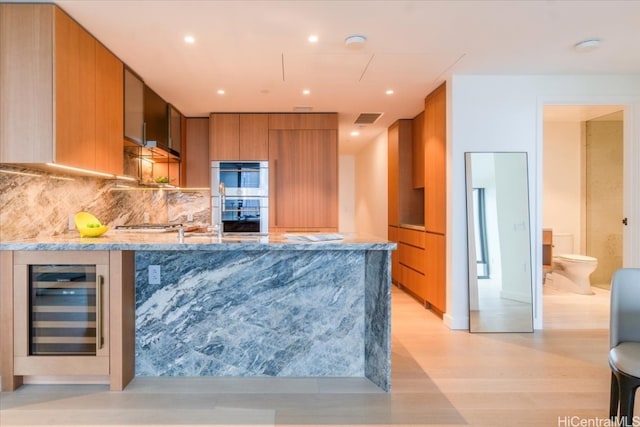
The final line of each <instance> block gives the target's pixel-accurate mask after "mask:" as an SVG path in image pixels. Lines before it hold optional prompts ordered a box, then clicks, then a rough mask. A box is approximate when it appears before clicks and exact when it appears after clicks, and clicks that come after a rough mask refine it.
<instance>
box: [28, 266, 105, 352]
mask: <svg viewBox="0 0 640 427" xmlns="http://www.w3.org/2000/svg"><path fill="white" fill-rule="evenodd" d="M29 270H30V271H29V355H32V356H41V355H58V356H61V355H76V356H79V355H94V356H95V355H96V354H97V352H98V350H99V349H100V348H101V347H102V345H103V327H102V324H103V320H104V319H103V313H102V310H103V298H104V295H103V286H104V278H103V276H102V275H98V274H97V273H96V266H95V265H30V266H29Z"/></svg>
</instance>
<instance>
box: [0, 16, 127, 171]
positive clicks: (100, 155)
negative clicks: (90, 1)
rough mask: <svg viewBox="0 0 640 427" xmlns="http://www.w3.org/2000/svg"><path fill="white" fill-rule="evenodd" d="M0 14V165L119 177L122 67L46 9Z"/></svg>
mask: <svg viewBox="0 0 640 427" xmlns="http://www.w3.org/2000/svg"><path fill="white" fill-rule="evenodd" d="M0 15H1V17H0V20H1V21H2V22H1V23H0V24H1V25H0V32H1V34H0V94H1V95H0V102H1V105H2V106H3V107H2V108H0V129H1V130H0V162H2V163H32V164H37V163H40V164H43V163H49V162H52V163H57V164H61V165H65V166H74V167H79V168H84V169H90V170H95V171H100V172H105V173H109V174H121V173H122V163H123V150H122V132H123V128H122V126H123V124H122V115H123V110H122V109H123V106H122V101H121V100H122V98H121V97H122V72H123V69H122V67H123V65H122V63H121V62H120V61H119V60H118V59H117V58H116V57H115V56H113V55H112V54H111V53H110V52H108V50H107V49H106V48H105V47H104V46H102V45H101V44H100V43H98V42H97V40H95V39H94V38H93V37H92V36H91V35H90V34H89V33H87V32H86V31H85V30H84V29H83V28H82V27H80V26H79V25H78V24H77V23H76V22H75V21H73V20H72V19H71V18H70V17H69V16H68V15H67V14H65V13H64V12H63V11H62V10H60V9H59V8H58V7H56V6H54V5H43V4H3V5H2V13H1V14H0ZM34 82H37V84H34ZM118 101H120V102H118ZM9 106H10V107H9ZM116 147H118V149H117V150H116Z"/></svg>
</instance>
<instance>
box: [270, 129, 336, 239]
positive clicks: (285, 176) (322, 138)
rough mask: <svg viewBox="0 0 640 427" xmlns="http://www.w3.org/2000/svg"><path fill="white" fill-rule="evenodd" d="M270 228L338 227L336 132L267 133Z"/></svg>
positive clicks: (290, 229)
mask: <svg viewBox="0 0 640 427" xmlns="http://www.w3.org/2000/svg"><path fill="white" fill-rule="evenodd" d="M269 228H270V230H271V231H316V230H317V231H321V230H322V231H329V230H331V231H335V230H337V229H338V135H337V130H270V131H269Z"/></svg>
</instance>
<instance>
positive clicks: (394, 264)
mask: <svg viewBox="0 0 640 427" xmlns="http://www.w3.org/2000/svg"><path fill="white" fill-rule="evenodd" d="M387 239H388V240H389V241H390V242H394V243H398V227H396V226H393V225H389V228H388V231H387ZM391 280H392V281H393V283H395V284H397V285H399V284H400V282H401V281H402V280H401V276H400V253H399V251H398V250H395V251H391Z"/></svg>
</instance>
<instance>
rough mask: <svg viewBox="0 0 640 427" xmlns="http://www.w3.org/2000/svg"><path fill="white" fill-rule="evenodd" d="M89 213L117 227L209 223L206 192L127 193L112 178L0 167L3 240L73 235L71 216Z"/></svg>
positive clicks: (0, 217)
mask: <svg viewBox="0 0 640 427" xmlns="http://www.w3.org/2000/svg"><path fill="white" fill-rule="evenodd" d="M79 211H87V212H90V213H92V214H93V215H95V216H96V217H97V218H98V219H99V220H100V221H101V222H102V223H103V224H107V225H109V226H111V227H112V228H113V227H115V226H117V225H124V224H140V223H142V222H144V219H145V216H146V215H145V214H147V215H148V217H149V222H151V223H172V224H173V223H183V224H187V223H188V221H187V220H188V216H189V214H191V215H192V216H193V221H192V223H193V224H210V222H211V200H210V195H209V191H207V190H197V191H189V190H186V191H184V190H173V189H144V190H140V189H135V190H131V189H129V190H122V189H120V187H118V183H117V182H115V181H113V180H104V179H99V178H91V177H84V176H71V175H62V174H53V173H49V172H44V171H40V170H32V169H28V168H22V167H13V166H9V165H2V166H1V167H0V240H14V239H23V238H34V237H38V236H43V237H44V236H55V235H59V234H62V233H66V232H68V231H69V230H68V224H69V215H73V214H75V213H76V212H79Z"/></svg>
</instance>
